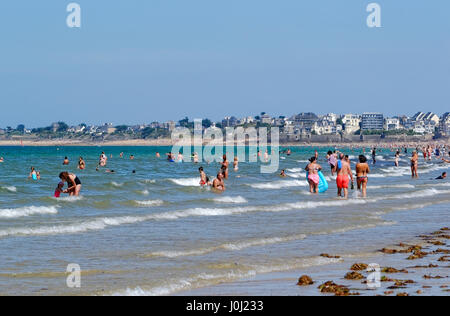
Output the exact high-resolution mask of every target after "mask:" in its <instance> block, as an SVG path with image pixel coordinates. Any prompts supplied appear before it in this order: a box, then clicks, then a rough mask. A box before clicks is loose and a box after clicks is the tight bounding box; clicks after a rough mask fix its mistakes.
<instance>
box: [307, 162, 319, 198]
mask: <svg viewBox="0 0 450 316" xmlns="http://www.w3.org/2000/svg"><path fill="white" fill-rule="evenodd" d="M309 161H310V163H309V164H308V165H307V166H306V168H305V170H306V171H307V172H308V183H309V192H310V193H311V194H318V193H319V183H320V176H319V171H321V170H322V167H321V166H320V165H319V164H318V163H317V158H316V157H312V158H311V159H309Z"/></svg>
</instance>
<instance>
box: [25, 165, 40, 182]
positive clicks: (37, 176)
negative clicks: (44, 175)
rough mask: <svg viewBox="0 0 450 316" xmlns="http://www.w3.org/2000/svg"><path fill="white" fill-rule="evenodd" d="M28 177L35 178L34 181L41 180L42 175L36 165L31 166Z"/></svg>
mask: <svg viewBox="0 0 450 316" xmlns="http://www.w3.org/2000/svg"><path fill="white" fill-rule="evenodd" d="M28 179H33V180H34V181H37V180H40V179H41V175H40V173H39V172H37V171H36V169H35V168H34V167H31V171H30V175H29V176H28Z"/></svg>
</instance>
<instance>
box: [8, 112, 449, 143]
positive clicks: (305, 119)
mask: <svg viewBox="0 0 450 316" xmlns="http://www.w3.org/2000/svg"><path fill="white" fill-rule="evenodd" d="M177 126H182V127H187V128H191V129H192V128H193V126H194V124H193V122H190V121H189V119H188V118H185V119H183V120H180V121H178V122H175V121H168V122H165V123H160V122H157V121H153V122H151V123H148V124H139V125H133V126H128V125H119V126H114V125H113V124H112V123H105V124H103V125H100V126H95V125H93V126H89V125H86V124H79V125H77V126H68V125H67V124H66V123H64V122H57V123H52V124H51V125H50V126H48V127H43V128H34V129H27V128H25V126H24V125H23V124H21V125H19V126H17V128H15V129H14V128H12V127H6V128H0V137H2V138H4V137H8V136H10V135H29V136H31V137H46V138H48V137H63V136H64V135H72V134H74V135H75V137H83V136H86V137H94V138H98V137H100V138H103V139H104V138H105V137H109V138H110V137H121V135H122V136H127V137H135V138H139V137H144V138H146V137H153V138H159V137H168V135H169V136H170V132H172V131H173V130H175V128H176V127H177ZM210 126H211V127H219V128H227V127H237V126H243V127H252V126H253V127H277V128H279V130H280V139H282V140H284V141H294V142H295V141H299V140H302V139H309V138H311V137H314V136H326V135H328V136H339V137H344V138H345V137H347V138H352V137H360V136H361V137H362V136H363V135H382V134H383V135H390V134H392V135H401V134H407V135H432V136H435V137H440V136H444V137H450V112H446V113H444V114H443V115H442V116H441V117H439V116H438V115H437V114H435V113H432V112H418V113H416V114H414V115H413V116H412V117H409V116H406V115H399V116H395V117H385V116H384V115H383V114H382V113H363V114H353V113H347V114H335V113H328V114H324V115H317V114H315V113H312V112H302V113H299V114H295V115H293V116H291V117H286V116H278V117H274V116H272V115H270V114H268V113H265V112H262V113H261V114H260V115H255V116H247V117H243V118H237V117H235V116H227V117H225V118H224V119H223V120H222V121H220V122H212V121H210V120H207V119H206V120H205V121H204V124H203V128H204V129H205V128H208V127H210ZM52 135H53V136H52ZM71 137H72V136H71Z"/></svg>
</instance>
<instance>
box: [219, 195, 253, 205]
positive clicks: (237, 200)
mask: <svg viewBox="0 0 450 316" xmlns="http://www.w3.org/2000/svg"><path fill="white" fill-rule="evenodd" d="M213 201H214V202H216V203H227V204H245V203H248V201H247V200H246V199H245V198H243V197H242V196H224V197H218V198H215V199H213Z"/></svg>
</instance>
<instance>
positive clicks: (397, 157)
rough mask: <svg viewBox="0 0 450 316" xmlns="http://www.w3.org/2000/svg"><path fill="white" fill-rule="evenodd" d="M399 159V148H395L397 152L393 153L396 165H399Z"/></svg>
mask: <svg viewBox="0 0 450 316" xmlns="http://www.w3.org/2000/svg"><path fill="white" fill-rule="evenodd" d="M399 161H400V150H397V152H396V153H395V166H396V167H398V166H399Z"/></svg>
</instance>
